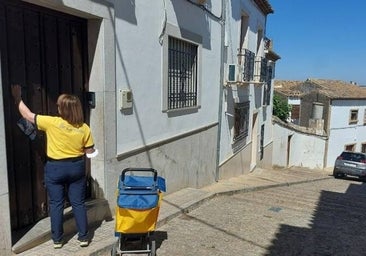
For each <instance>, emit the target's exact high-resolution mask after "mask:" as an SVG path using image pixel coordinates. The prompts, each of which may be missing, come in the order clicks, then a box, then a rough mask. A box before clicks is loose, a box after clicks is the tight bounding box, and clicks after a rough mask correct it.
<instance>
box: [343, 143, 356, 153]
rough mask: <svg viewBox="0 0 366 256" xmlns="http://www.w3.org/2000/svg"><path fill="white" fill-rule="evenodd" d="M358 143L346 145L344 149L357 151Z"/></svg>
mask: <svg viewBox="0 0 366 256" xmlns="http://www.w3.org/2000/svg"><path fill="white" fill-rule="evenodd" d="M355 147H356V144H349V145H345V146H344V150H346V151H352V152H353V151H355Z"/></svg>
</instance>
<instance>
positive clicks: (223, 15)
mask: <svg viewBox="0 0 366 256" xmlns="http://www.w3.org/2000/svg"><path fill="white" fill-rule="evenodd" d="M226 2H228V1H227V0H221V61H220V94H219V113H218V128H217V148H216V174H215V181H218V180H219V176H220V173H219V172H220V141H221V119H222V104H223V103H222V99H223V92H224V66H225V65H224V58H225V22H226Z"/></svg>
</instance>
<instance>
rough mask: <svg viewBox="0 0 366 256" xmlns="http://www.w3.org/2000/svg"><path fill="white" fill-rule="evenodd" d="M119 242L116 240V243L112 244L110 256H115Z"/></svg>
mask: <svg viewBox="0 0 366 256" xmlns="http://www.w3.org/2000/svg"><path fill="white" fill-rule="evenodd" d="M119 243H120V240H119V239H118V240H117V242H115V243H114V244H113V247H112V249H111V256H117V251H118V247H119Z"/></svg>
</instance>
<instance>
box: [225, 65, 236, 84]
mask: <svg viewBox="0 0 366 256" xmlns="http://www.w3.org/2000/svg"><path fill="white" fill-rule="evenodd" d="M237 75H238V68H237V65H236V64H229V65H228V72H227V80H228V82H236V81H237Z"/></svg>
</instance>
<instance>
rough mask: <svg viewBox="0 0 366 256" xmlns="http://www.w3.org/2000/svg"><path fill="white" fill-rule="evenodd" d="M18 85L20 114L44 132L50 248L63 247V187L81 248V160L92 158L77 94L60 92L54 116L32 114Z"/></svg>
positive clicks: (84, 240)
mask: <svg viewBox="0 0 366 256" xmlns="http://www.w3.org/2000/svg"><path fill="white" fill-rule="evenodd" d="M21 94H22V91H21V86H20V85H13V86H12V95H13V97H14V100H15V104H16V105H17V106H18V109H19V112H20V114H21V115H22V116H23V118H25V119H26V120H28V121H30V122H31V123H33V124H35V125H36V127H37V129H39V130H41V131H44V132H45V133H46V138H47V149H46V151H47V152H46V153H47V162H46V165H45V169H44V170H45V177H44V179H45V185H46V189H47V193H48V196H49V204H50V218H51V233H52V240H53V242H54V248H55V249H59V248H62V246H63V211H64V200H65V186H66V187H67V188H68V197H69V200H70V203H71V206H72V211H73V213H74V216H75V220H76V225H77V228H78V240H79V241H80V246H81V247H86V246H88V245H89V240H88V220H87V212H86V207H85V190H86V177H85V162H84V158H83V156H84V154H86V156H87V157H89V158H90V157H94V156H95V155H96V154H97V152H98V151H97V150H96V149H94V142H93V137H92V135H91V131H90V128H89V126H88V125H87V124H85V123H84V117H83V111H82V105H81V102H80V100H79V98H78V97H76V96H74V95H69V94H62V95H60V96H59V97H58V99H57V107H58V113H59V115H60V117H57V116H47V115H38V114H35V113H33V112H32V111H31V110H30V109H29V108H28V107H27V106H26V105H25V104H24V102H23V101H22V98H21Z"/></svg>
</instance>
